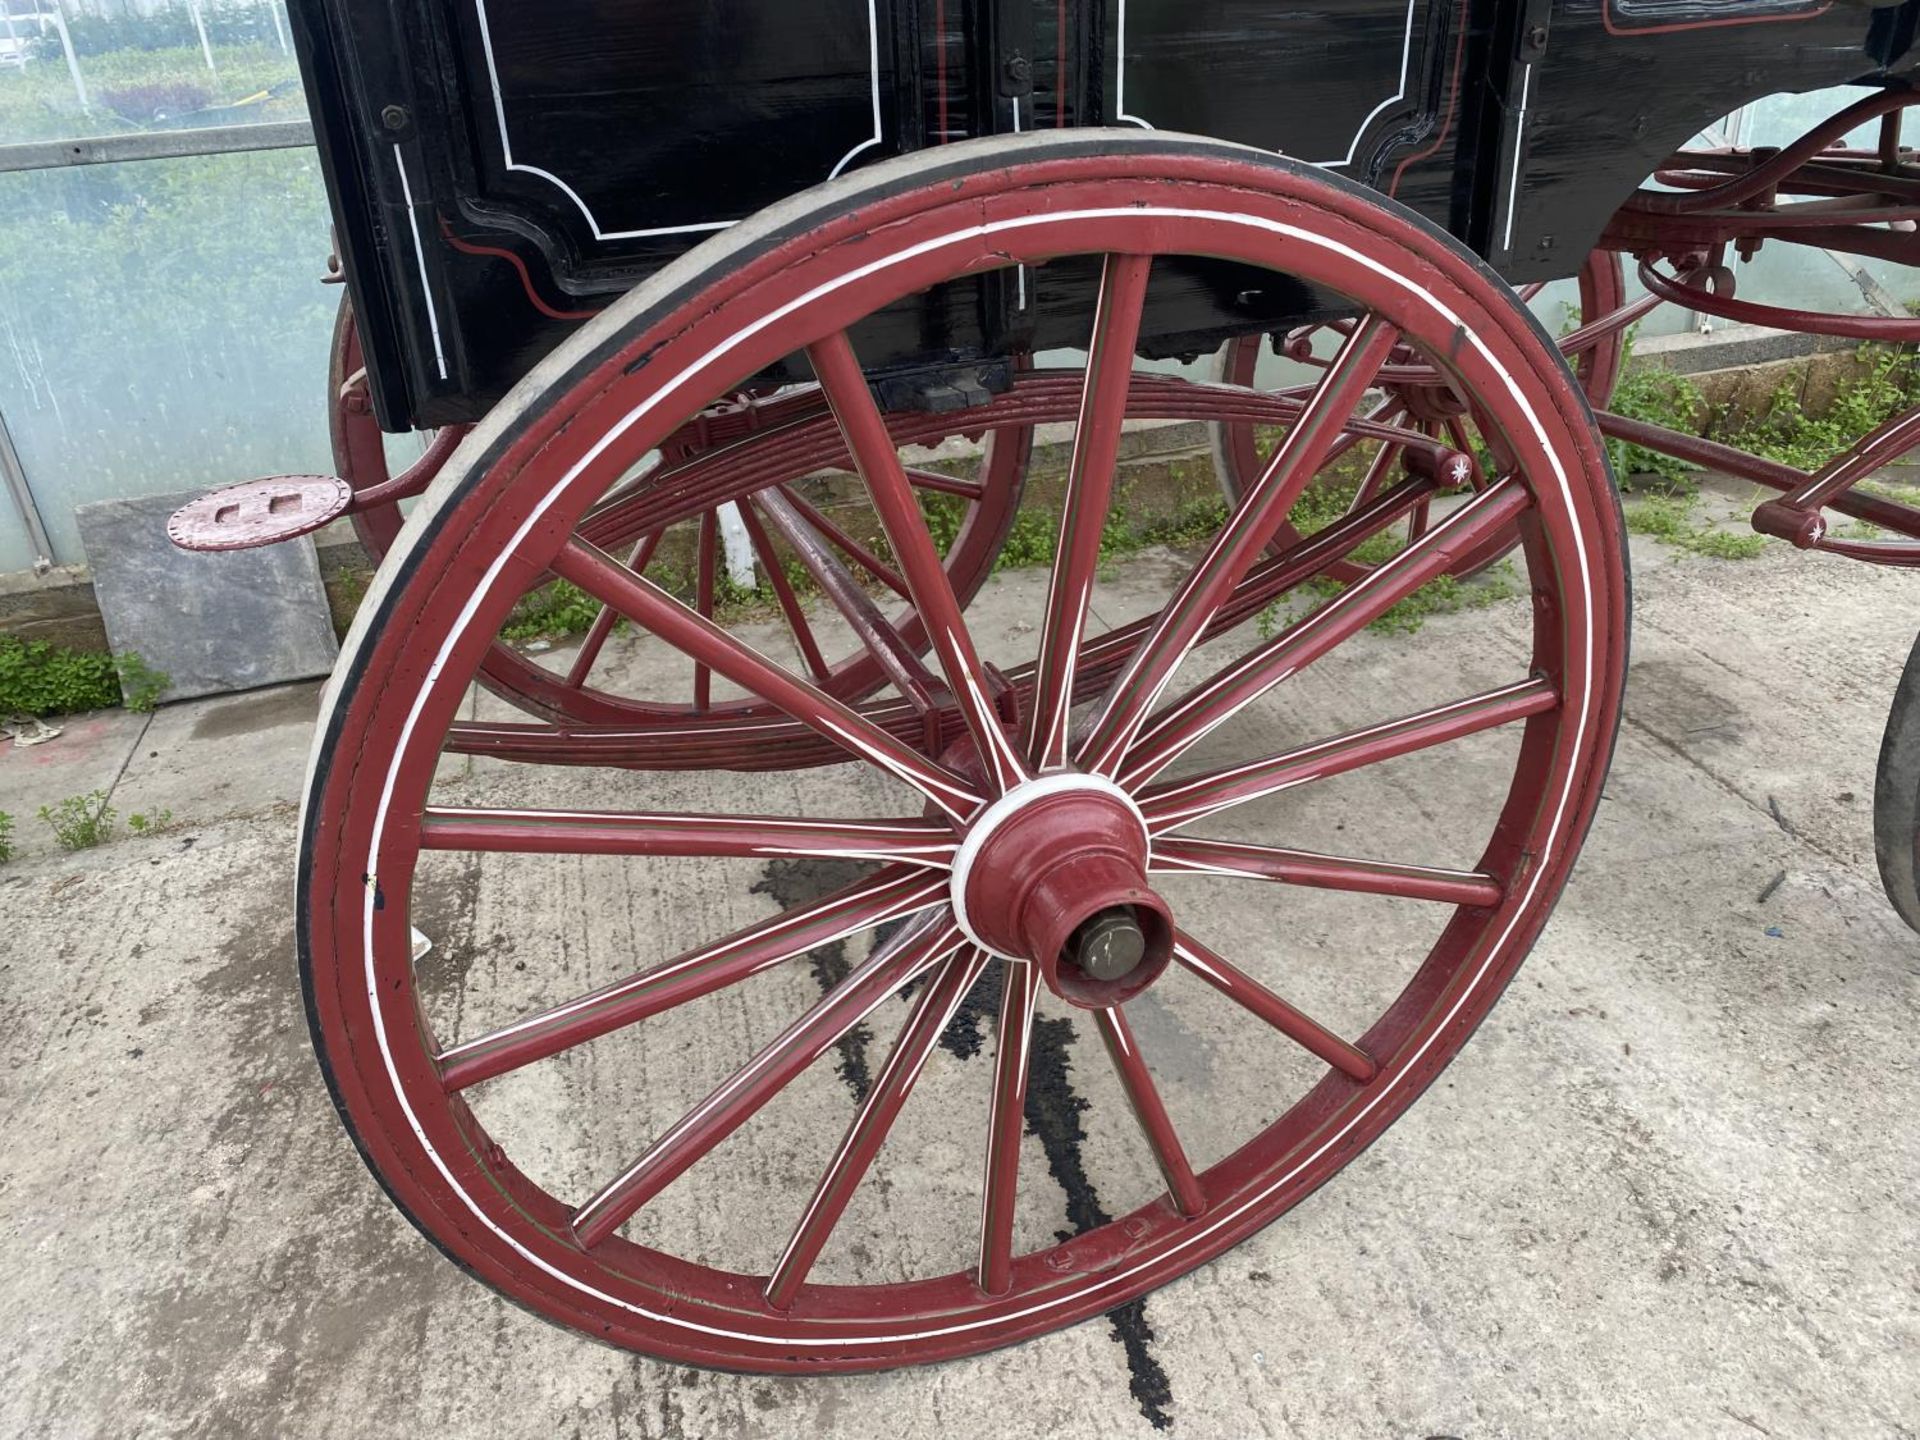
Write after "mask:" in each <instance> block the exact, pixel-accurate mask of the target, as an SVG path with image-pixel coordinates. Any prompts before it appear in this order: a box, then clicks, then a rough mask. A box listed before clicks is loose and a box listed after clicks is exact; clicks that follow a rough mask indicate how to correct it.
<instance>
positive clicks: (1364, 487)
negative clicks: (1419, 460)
mask: <svg viewBox="0 0 1920 1440" xmlns="http://www.w3.org/2000/svg"><path fill="white" fill-rule="evenodd" d="M1400 408H1401V407H1400V402H1399V401H1397V400H1394V401H1389V402H1388V403H1387V404H1386V405H1383V406H1381V407H1380V412H1379V413H1384V412H1386V411H1389V410H1391V411H1393V412H1394V413H1396V414H1397V413H1398V412H1399V410H1400ZM1379 413H1377V414H1376V416H1375V417H1374V418H1379ZM1400 451H1401V447H1400V446H1399V445H1397V444H1395V443H1394V442H1393V441H1391V440H1383V441H1381V442H1380V449H1379V450H1378V451H1377V452H1375V454H1374V457H1373V459H1372V461H1371V462H1369V464H1368V465H1367V473H1366V474H1365V475H1364V476H1362V477H1361V479H1360V488H1359V489H1357V490H1355V491H1354V492H1353V502H1352V503H1351V504H1350V505H1348V507H1347V513H1348V514H1350V515H1351V514H1353V513H1354V512H1355V511H1358V510H1360V509H1361V508H1362V507H1363V506H1365V505H1366V504H1368V502H1370V501H1371V500H1373V498H1374V497H1375V496H1377V495H1378V494H1379V493H1380V488H1381V487H1382V486H1383V485H1385V484H1386V483H1387V477H1388V476H1389V475H1391V474H1392V473H1393V462H1394V461H1396V460H1398V459H1399V458H1400Z"/></svg>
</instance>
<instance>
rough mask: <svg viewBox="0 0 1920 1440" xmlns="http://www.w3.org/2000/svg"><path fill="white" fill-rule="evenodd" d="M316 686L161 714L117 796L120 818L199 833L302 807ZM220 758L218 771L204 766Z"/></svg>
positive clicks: (191, 703) (190, 704)
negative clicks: (160, 818)
mask: <svg viewBox="0 0 1920 1440" xmlns="http://www.w3.org/2000/svg"><path fill="white" fill-rule="evenodd" d="M322 688H323V687H322V685H321V682H319V681H306V682H303V683H301V684H298V685H277V686H272V687H270V688H268V689H265V690H255V691H252V692H250V693H248V694H246V695H230V696H219V697H213V698H209V699H203V700H187V701H183V702H181V703H180V704H177V705H165V706H162V707H161V708H160V709H159V710H158V711H157V712H155V714H154V716H153V724H152V725H151V726H149V727H148V729H147V733H146V735H145V737H144V738H143V739H142V741H141V742H140V745H139V746H138V748H137V749H136V750H135V751H134V753H133V757H132V759H131V760H130V761H129V762H128V765H127V769H126V774H125V775H123V776H122V777H121V779H120V784H119V788H118V789H116V790H115V792H114V803H115V805H117V806H118V807H119V808H120V810H121V811H122V812H123V813H125V814H129V815H130V814H132V813H134V812H135V811H139V812H141V813H143V814H146V815H149V816H151V815H157V814H161V813H168V814H171V815H172V817H173V819H172V823H173V824H174V825H177V826H188V825H201V824H205V823H208V822H210V821H214V820H226V819H230V818H233V817H236V816H251V815H261V814H264V813H266V812H268V811H272V810H276V809H278V810H285V811H288V812H289V813H291V812H292V811H294V810H297V809H298V808H299V805H300V785H301V781H302V779H303V777H304V774H305V768H306V762H307V749H308V747H309V746H310V745H311V744H312V743H313V722H314V717H315V716H316V715H317V714H318V713H319V709H320V692H321V689H322ZM216 754H217V755H219V756H221V757H222V758H221V760H220V762H219V763H218V764H217V765H209V764H208V763H207V761H208V757H209V756H210V755H216Z"/></svg>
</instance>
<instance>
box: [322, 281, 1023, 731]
mask: <svg viewBox="0 0 1920 1440" xmlns="http://www.w3.org/2000/svg"><path fill="white" fill-rule="evenodd" d="M363 364H364V361H363V359H362V356H361V351H360V339H359V334H358V330H357V327H356V326H355V324H354V318H353V307H352V304H351V303H350V302H348V301H345V300H343V301H342V303H341V306H340V313H339V316H338V318H337V320H336V321H335V324H334V334H333V351H332V363H331V370H330V380H329V392H328V393H329V395H330V396H331V399H332V410H331V417H330V418H331V434H332V438H333V455H334V466H335V469H336V470H337V471H338V472H339V475H340V477H341V478H342V479H344V480H345V481H346V482H347V484H348V485H349V486H350V487H351V488H352V489H353V491H354V492H355V493H356V494H361V493H364V492H366V491H368V490H371V489H373V488H375V487H377V486H380V485H383V484H386V483H387V482H388V481H389V480H390V479H391V478H392V476H391V474H390V472H389V469H388V463H387V454H386V446H385V443H384V436H383V434H382V432H381V430H380V426H379V422H378V421H377V420H376V419H375V418H374V415H373V410H372V406H371V404H370V402H369V400H368V396H367V390H366V386H365V384H364V380H363V379H362V378H359V377H360V372H361V368H362V366H363ZM716 398H718V399H723V400H724V399H728V398H730V397H716ZM810 400H811V402H812V403H810ZM779 414H780V415H781V417H782V419H783V420H784V421H786V422H787V423H786V425H785V427H784V429H783V431H782V433H781V434H779V435H778V436H769V437H768V440H767V441H766V442H764V443H762V444H758V445H756V444H753V443H752V442H749V443H748V444H746V445H744V446H741V445H739V444H738V443H737V442H736V443H734V444H733V445H730V446H727V447H724V448H725V453H724V454H715V455H713V456H711V459H712V461H713V465H712V467H711V468H712V469H714V470H715V471H717V472H719V473H718V474H716V475H715V476H714V477H713V479H712V481H710V482H709V483H711V484H716V485H717V486H718V488H720V489H721V490H722V491H725V492H728V493H727V494H726V496H725V498H726V499H728V500H731V501H733V502H734V503H736V504H739V505H742V506H743V507H746V508H747V510H748V512H749V513H748V516H747V520H748V523H749V524H750V525H751V526H752V527H753V540H754V542H755V548H756V551H765V550H766V548H767V547H768V546H769V545H770V544H771V541H772V534H771V527H770V526H769V524H768V522H767V520H766V519H765V517H764V515H763V513H762V507H763V506H764V504H765V503H767V501H766V500H759V501H756V500H752V499H749V498H748V496H747V494H746V492H745V490H744V488H743V487H742V486H739V485H732V486H729V485H727V484H726V479H727V475H728V473H729V472H732V471H736V470H751V471H752V472H753V473H755V474H756V475H757V476H758V478H759V480H760V484H761V485H762V486H766V485H769V484H785V483H786V482H789V481H793V480H796V479H799V478H800V477H802V476H804V475H806V474H807V473H809V471H811V470H817V469H826V468H829V467H831V466H834V465H837V464H842V463H844V460H845V456H844V452H843V451H842V450H841V448H840V447H839V446H837V445H828V446H825V447H823V446H821V445H819V444H817V443H816V444H813V445H807V444H805V443H803V442H804V441H805V440H806V439H808V438H813V437H816V436H817V435H818V434H819V432H820V430H821V429H822V427H823V426H824V427H825V428H826V429H828V430H831V426H832V417H831V415H830V414H828V412H827V410H826V407H825V405H824V403H821V402H818V400H817V397H808V396H806V395H804V394H802V395H799V396H791V397H785V398H784V399H783V401H782V402H781V403H780V406H779ZM809 414H810V416H811V418H812V419H813V421H814V422H815V423H814V424H813V425H812V426H811V427H810V428H809V427H805V426H804V423H803V433H802V434H801V435H800V436H798V437H796V436H795V435H794V434H792V433H791V432H792V430H793V421H794V419H795V417H796V416H798V417H800V419H801V420H802V422H804V420H805V419H806V418H808V417H809ZM462 433H464V429H463V430H462ZM443 438H444V439H454V438H457V437H455V436H447V435H444V433H443ZM941 438H942V437H941V436H939V435H927V436H925V437H923V441H922V443H925V444H937V443H938V441H939V440H940V439H941ZM983 439H984V452H983V455H982V458H981V461H980V465H979V470H978V474H977V475H975V476H973V477H971V478H954V477H946V476H942V475H940V474H939V473H937V472H934V471H927V470H916V471H914V472H913V478H914V480H915V483H916V486H917V488H920V489H923V490H927V491H929V492H933V491H938V492H941V493H945V494H949V495H956V496H959V497H960V498H961V500H962V501H963V502H964V504H965V506H966V510H965V514H964V515H963V517H962V518H961V520H960V522H959V526H958V529H957V532H956V533H955V535H954V538H953V541H952V544H951V545H950V546H949V548H948V550H947V553H946V557H945V563H946V568H947V572H948V574H949V575H951V576H952V579H953V587H954V589H955V591H956V592H957V593H958V595H959V596H960V599H961V602H962V603H963V604H964V603H966V602H967V601H969V600H971V599H972V598H973V596H974V595H975V594H976V593H977V592H978V591H979V589H980V587H981V586H982V585H984V584H985V583H986V580H987V577H988V576H989V575H991V574H992V573H993V562H994V560H995V558H996V557H997V556H998V555H999V553H1000V547H1001V546H1002V545H1003V544H1004V543H1005V541H1006V536H1007V531H1008V530H1009V529H1010V528H1011V526H1012V525H1013V521H1014V517H1015V515H1016V514H1018V513H1019V509H1020V496H1021V493H1022V491H1023V489H1024V486H1025V483H1026V474H1027V463H1028V459H1029V457H1030V455H1031V452H1032V446H1033V432H1032V429H1031V427H1028V426H1009V427H1005V428H1002V429H997V430H994V431H991V432H989V433H987V434H986V435H985V436H984V437H983ZM796 442H801V443H796ZM450 453H451V451H450V449H449V448H448V447H447V446H446V445H445V444H436V445H435V446H434V447H433V448H432V449H431V450H430V451H429V452H428V455H427V456H426V457H425V458H424V459H423V461H422V462H421V463H422V464H423V465H428V466H431V465H433V464H434V463H435V461H436V460H439V461H441V462H444V460H445V459H446V458H448V456H449V455H450ZM787 457H793V458H792V461H791V463H786V464H783V463H782V461H783V459H786V458H787ZM676 458H677V459H680V460H681V461H682V463H683V464H684V460H685V458H689V457H676ZM796 466H797V467H798V468H795V467H796ZM769 498H770V497H769ZM800 503H802V504H804V503H805V502H804V501H802V502H800ZM699 518H700V519H701V520H702V521H703V522H707V523H708V524H709V526H710V525H711V522H712V521H713V520H714V519H715V518H717V517H716V512H714V511H711V510H710V511H708V512H706V513H705V514H703V515H701V516H700V517H699ZM353 523H354V530H355V532H356V533H357V534H358V536H359V538H360V543H361V545H362V546H363V547H364V548H365V550H366V552H367V554H368V555H369V557H371V558H372V559H373V560H374V562H375V563H376V564H377V563H378V562H379V560H380V559H381V557H382V556H384V555H385V554H386V553H387V551H388V550H389V549H390V548H391V547H392V546H393V543H394V541H395V540H396V539H397V538H398V537H399V534H400V529H401V526H402V525H403V524H404V523H405V517H404V515H403V514H402V513H401V509H400V505H399V504H398V503H397V502H394V503H388V504H381V505H374V506H370V507H368V508H366V509H363V510H360V511H357V512H356V513H355V514H354V517H353ZM821 525H822V528H823V530H824V532H825V534H824V538H825V539H826V540H827V544H828V550H829V552H832V551H834V550H836V549H837V550H838V551H839V553H838V554H837V555H835V556H833V561H832V563H836V564H837V565H838V566H839V567H840V568H841V569H842V570H844V571H845V572H846V573H847V574H848V575H849V576H851V577H852V579H853V580H854V581H855V582H856V583H859V584H862V585H864V586H865V587H866V588H869V589H880V590H881V591H882V594H883V596H884V594H885V587H886V585H887V584H888V582H892V583H893V584H895V585H896V586H897V585H898V581H897V579H896V576H895V573H894V571H893V569H892V567H891V566H889V565H887V564H886V563H885V562H884V560H882V559H880V558H879V557H875V556H873V555H872V553H871V552H870V551H869V550H867V548H866V547H864V546H862V545H861V544H860V543H859V541H858V538H857V537H852V536H847V535H846V534H845V533H844V531H841V530H839V529H838V528H837V527H835V526H833V524H832V522H831V521H830V520H823V521H821ZM596 527H597V528H596V530H595V532H594V537H595V538H596V539H597V540H599V541H600V543H602V544H615V543H619V544H622V545H623V547H624V553H628V554H639V553H642V552H641V551H640V550H639V549H638V547H641V546H644V545H647V544H648V541H649V536H648V534H647V533H646V532H645V531H644V530H642V529H636V528H635V527H634V526H633V525H631V524H628V523H624V512H623V508H622V507H621V506H620V505H618V504H615V505H611V506H608V507H604V508H603V510H602V511H601V512H599V513H598V515H597V516H596ZM655 533H656V534H657V532H655ZM697 543H698V545H699V548H700V550H701V551H702V552H703V555H704V557H705V560H706V565H705V568H704V570H703V575H702V583H703V584H707V583H711V580H712V576H713V566H714V564H715V562H717V560H718V550H719V540H718V537H717V535H716V534H715V533H714V531H713V530H712V529H711V528H708V529H705V530H703V531H702V532H701V534H700V535H699V537H698V542H697ZM643 568H644V566H643ZM760 569H761V573H763V574H765V575H768V576H770V577H772V578H773V579H774V581H775V583H776V586H778V587H779V589H778V600H779V603H780V607H781V610H782V613H783V615H784V617H785V619H786V621H787V623H788V625H789V627H790V628H791V629H792V630H793V632H794V635H795V638H796V639H797V640H800V641H801V643H802V644H803V645H809V646H815V650H809V655H810V656H814V655H815V653H816V650H817V642H816V641H815V640H814V637H813V636H812V635H811V633H806V634H804V636H803V632H805V631H807V624H806V620H805V618H804V614H803V613H802V612H801V611H800V609H799V606H798V604H797V600H796V599H795V597H793V596H791V595H790V594H789V593H788V587H787V586H785V585H784V584H783V583H782V582H784V579H785V577H784V575H783V574H781V573H779V571H780V567H779V564H778V562H777V560H774V561H772V562H771V563H770V560H769V558H762V559H761V560H760ZM709 609H710V607H709ZM614 620H615V616H614V614H613V612H612V611H610V610H609V611H604V612H603V613H602V615H601V616H600V618H599V619H598V621H597V622H596V623H595V624H594V625H593V626H592V627H591V628H590V629H589V630H588V632H587V634H586V636H585V637H584V638H583V641H582V645H581V650H580V652H578V653H577V654H574V655H572V656H570V657H569V659H570V660H571V662H572V663H570V664H569V665H568V667H567V668H566V669H565V670H558V669H553V668H549V667H548V666H545V665H542V664H541V663H539V662H538V661H537V660H535V659H533V658H532V657H530V656H529V655H526V654H523V653H522V652H521V651H520V650H518V649H516V648H515V647H514V646H512V645H510V644H508V643H506V642H505V641H499V642H496V643H495V644H494V646H493V648H492V650H491V651H490V653H489V654H488V656H487V659H486V663H485V665H484V666H482V668H481V683H482V684H484V685H486V687H487V688H488V689H489V690H491V691H493V693H494V694H496V695H498V696H500V697H501V698H502V699H504V700H507V701H510V702H511V703H512V704H514V705H516V706H517V707H519V708H520V709H522V710H525V711H527V712H528V713H530V714H533V715H538V716H546V717H550V718H553V719H565V720H571V721H575V722H577V723H585V724H593V723H601V724H640V725H649V726H661V725H672V724H674V723H676V722H679V721H685V720H693V719H713V718H726V717H730V716H751V715H754V714H759V713H766V712H767V707H766V706H764V705H756V704H754V703H752V702H751V701H738V700H727V699H721V700H719V701H717V702H709V703H705V704H702V703H700V699H701V697H700V690H701V689H702V684H701V681H700V680H699V678H698V677H696V678H695V688H694V692H693V694H691V695H690V696H689V699H688V700H686V701H662V700H659V699H641V698H638V697H635V696H631V695H625V694H622V693H620V692H619V691H617V690H608V689H606V688H604V687H601V686H595V685H594V684H593V683H592V681H593V665H594V662H595V660H596V659H597V658H598V657H599V655H600V651H601V647H602V646H603V645H604V644H605V642H606V639H607V635H608V632H609V631H610V629H611V627H612V625H613V623H614ZM890 623H891V624H892V627H893V629H894V630H895V631H896V632H898V634H899V635H900V637H901V638H902V640H904V641H905V642H906V644H907V645H908V646H910V647H911V648H912V650H913V652H914V653H915V654H916V655H919V654H923V653H924V652H925V649H926V632H925V628H924V627H923V626H922V625H921V623H920V619H919V617H918V616H917V615H915V614H914V613H913V612H912V608H911V606H908V607H907V608H906V609H905V610H904V611H903V612H902V613H901V614H898V615H896V616H893V617H891V622H890ZM817 658H818V661H819V668H818V671H817V673H816V675H815V678H816V679H817V680H819V681H820V683H821V685H822V687H823V688H824V689H825V690H826V691H827V692H828V693H829V694H831V695H833V696H834V697H835V698H836V699H841V700H858V699H860V698H861V697H863V696H866V695H870V694H872V693H873V692H874V691H875V690H877V689H878V688H880V687H881V686H882V685H883V684H885V683H886V680H887V673H886V671H885V669H884V668H883V667H882V666H881V665H880V664H879V663H878V662H877V661H876V659H875V657H874V656H873V654H872V653H871V652H870V651H868V650H865V649H855V650H854V651H852V652H851V653H850V654H847V655H845V656H843V657H839V658H835V657H832V656H829V655H826V654H824V653H819V654H818V655H817ZM709 683H710V682H709Z"/></svg>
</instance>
